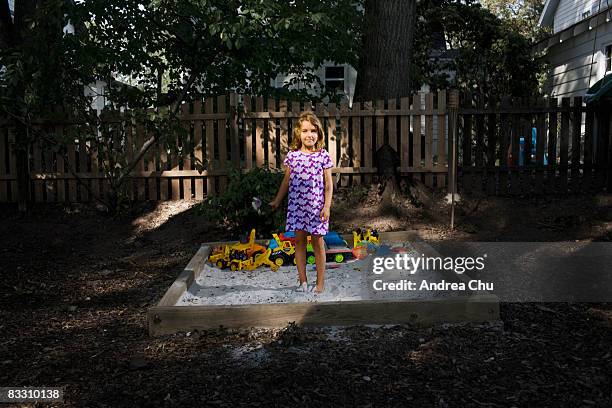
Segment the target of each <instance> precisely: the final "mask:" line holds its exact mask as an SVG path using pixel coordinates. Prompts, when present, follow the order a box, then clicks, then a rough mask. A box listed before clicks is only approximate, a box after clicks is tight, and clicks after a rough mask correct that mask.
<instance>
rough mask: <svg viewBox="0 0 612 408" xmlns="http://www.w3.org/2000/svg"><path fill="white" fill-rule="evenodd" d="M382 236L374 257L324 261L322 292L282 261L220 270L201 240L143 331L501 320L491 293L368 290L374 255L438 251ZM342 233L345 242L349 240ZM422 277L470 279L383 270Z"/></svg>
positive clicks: (412, 236) (405, 234)
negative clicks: (276, 265) (301, 286)
mask: <svg viewBox="0 0 612 408" xmlns="http://www.w3.org/2000/svg"><path fill="white" fill-rule="evenodd" d="M380 235H381V240H382V245H381V247H380V248H379V249H378V251H377V252H376V254H373V255H370V256H369V257H368V258H366V259H362V260H355V261H352V262H347V263H341V264H335V263H328V264H327V271H326V281H325V287H326V290H325V293H323V294H318V295H315V294H312V293H296V292H295V291H294V289H295V288H296V286H297V284H298V281H297V270H296V267H295V266H283V267H281V268H280V269H279V270H278V271H276V272H272V271H271V270H270V269H268V268H261V269H256V270H253V271H230V270H220V269H218V268H216V267H213V266H211V265H209V264H207V263H206V259H207V257H208V255H209V253H210V251H211V248H212V247H214V246H216V245H219V244H223V243H220V242H214V243H205V244H202V246H201V248H200V249H199V250H198V252H197V253H196V254H195V256H194V257H193V258H192V259H191V261H190V262H189V264H188V265H187V266H186V267H185V269H184V271H183V272H182V273H181V274H180V275H179V277H178V278H177V279H176V281H175V282H174V283H173V284H172V285H171V287H170V288H169V289H168V291H167V292H166V294H165V295H164V296H163V298H162V299H161V300H160V302H159V303H158V304H157V305H156V306H153V307H151V308H150V309H149V310H148V314H147V315H148V316H147V317H148V322H149V333H150V334H151V335H162V334H170V333H174V332H177V331H190V330H196V329H200V330H202V329H211V328H218V327H220V326H222V327H226V328H238V329H239V328H250V327H283V326H286V325H287V324H288V323H290V322H295V323H296V324H298V325H307V326H348V325H356V324H400V323H414V324H419V325H426V324H432V323H437V322H461V321H476V322H485V321H494V320H498V319H499V302H498V299H497V297H495V296H493V295H490V294H487V293H486V292H482V291H480V292H472V291H470V290H464V291H446V290H445V291H426V290H424V291H397V290H395V291H394V290H380V291H377V290H372V288H373V284H374V281H375V280H377V279H380V278H381V276H379V275H376V274H374V273H372V260H373V257H375V256H378V257H383V256H392V255H393V254H396V253H401V254H404V253H405V254H407V255H408V256H417V257H418V256H419V255H423V254H424V255H427V256H435V255H438V254H437V253H435V251H434V250H433V248H431V247H430V246H429V245H427V244H426V243H425V242H423V241H421V240H419V238H418V236H417V234H416V233H414V232H411V231H400V232H390V233H381V234H380ZM344 238H345V239H346V240H347V241H348V240H349V239H350V238H351V237H348V236H346V237H344ZM260 242H261V241H260ZM261 243H263V242H261ZM307 275H308V279H309V281H310V282H314V281H315V279H316V270H315V268H314V265H308V266H307ZM424 279H426V280H427V281H429V282H447V283H448V284H449V285H450V284H452V283H461V282H467V281H468V280H469V277H468V276H466V275H465V274H463V275H458V274H455V273H452V272H450V273H449V272H435V273H434V272H431V271H428V272H427V275H424V274H419V273H416V274H412V275H411V274H410V273H409V272H408V271H406V270H402V269H393V270H387V271H385V273H384V281H385V282H400V281H407V280H413V281H415V282H416V284H417V285H418V282H419V281H422V280H424ZM375 286H376V285H375ZM377 286H378V287H380V286H381V283H380V282H378V283H377Z"/></svg>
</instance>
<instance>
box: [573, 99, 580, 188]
mask: <svg viewBox="0 0 612 408" xmlns="http://www.w3.org/2000/svg"><path fill="white" fill-rule="evenodd" d="M581 125H582V97H581V96H576V97H574V107H573V109H572V166H571V167H572V169H571V177H572V178H571V182H572V192H573V193H578V192H580V190H581V181H582V177H580V170H581V169H580V167H581V165H580V157H581V154H580V153H581V146H580V143H581V140H580V139H581V138H582V135H581Z"/></svg>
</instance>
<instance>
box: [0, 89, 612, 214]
mask: <svg viewBox="0 0 612 408" xmlns="http://www.w3.org/2000/svg"><path fill="white" fill-rule="evenodd" d="M448 102H449V100H448V95H447V92H446V91H444V90H442V91H438V92H436V93H426V94H417V95H414V96H412V97H405V98H401V99H397V100H394V99H391V100H387V101H375V102H365V103H354V104H353V106H352V107H350V108H349V106H348V105H347V104H346V103H342V104H340V105H336V104H315V105H312V104H311V103H309V102H292V101H286V100H274V99H268V100H265V99H264V98H263V97H259V96H257V97H253V96H250V95H235V94H233V95H222V96H218V97H208V98H205V99H203V100H196V101H195V102H192V103H190V104H183V106H182V109H181V115H180V120H181V125H182V126H184V128H185V129H186V131H187V134H188V137H187V139H186V142H185V143H187V144H188V145H189V146H183V151H190V152H191V153H189V154H177V153H174V152H171V151H169V150H166V149H162V148H160V146H153V147H152V148H151V149H150V150H149V152H148V153H147V154H146V155H145V156H144V158H143V159H142V160H141V161H140V162H139V163H138V165H137V167H136V168H135V169H134V171H132V173H131V178H130V179H128V183H127V191H128V194H129V196H130V198H131V199H133V200H153V201H157V200H179V199H198V200H200V199H203V198H205V197H206V196H214V195H217V194H221V193H223V191H225V189H226V188H227V183H228V170H229V168H230V167H234V168H237V169H240V170H242V171H248V170H249V169H252V168H254V167H261V166H269V167H272V168H279V169H280V168H281V167H282V160H283V158H284V156H285V154H286V153H287V150H288V146H289V144H290V139H291V134H292V129H293V126H294V124H295V121H296V118H297V117H298V116H299V115H300V113H301V112H302V111H305V110H312V111H314V112H315V113H316V114H317V116H318V117H319V118H320V119H321V122H322V123H323V127H324V132H325V146H326V149H327V150H328V151H329V152H330V155H331V157H332V161H333V162H334V164H335V168H334V169H333V174H334V176H335V181H336V182H337V184H338V185H339V186H344V187H348V186H355V185H359V184H362V183H365V184H369V183H371V182H372V181H375V180H376V178H377V174H378V168H377V163H376V151H377V150H378V149H379V148H380V147H381V146H383V145H384V144H388V145H389V146H391V147H392V148H393V149H394V150H395V151H396V152H397V158H398V161H397V165H398V166H397V168H396V170H397V172H398V174H399V176H400V177H410V178H417V179H419V180H421V181H422V182H423V183H425V185H427V186H429V187H432V188H441V189H446V188H448V186H449V185H450V183H449V180H450V179H449V176H450V175H451V173H450V172H449V169H451V167H452V160H449V158H451V159H452V156H451V155H450V152H452V150H451V149H450V147H451V143H449V140H451V141H452V140H453V139H452V135H453V134H454V133H455V132H454V130H455V129H454V127H455V126H456V127H457V129H456V130H457V132H456V134H457V138H456V139H455V140H456V141H457V146H458V155H457V159H458V161H457V168H458V179H457V184H458V186H459V191H461V192H466V193H467V192H483V193H488V194H501V195H506V194H549V193H566V192H577V193H578V192H586V191H595V190H601V189H603V188H604V187H606V186H607V187H608V191H610V186H609V183H610V180H611V179H612V177H610V168H609V164H610V163H612V160H610V158H609V157H610V147H611V145H612V143H609V140H610V126H609V115H608V116H606V114H605V112H604V113H602V112H599V113H598V112H596V111H594V110H590V109H587V108H586V107H585V106H584V105H583V103H582V101H581V100H580V99H579V98H576V99H574V101H573V102H574V103H573V104H571V103H570V100H569V99H567V98H564V99H563V100H562V101H561V104H560V105H558V104H557V100H556V99H550V100H547V101H542V100H540V101H535V102H531V103H527V102H522V103H519V102H518V101H512V100H510V99H507V98H506V99H504V100H502V101H501V102H499V103H488V104H479V103H476V102H473V101H472V99H471V98H469V102H468V100H466V99H464V100H463V101H462V102H461V104H460V105H459V106H456V107H454V108H453V109H450V106H449V105H448ZM453 103H454V102H453ZM453 112H455V113H456V119H452V118H451V116H452V115H453ZM602 118H605V120H602ZM115 120H116V119H115ZM5 123H6V122H5ZM455 123H456V125H455ZM594 125H597V129H596V130H595V129H594ZM45 126H53V127H54V130H55V131H56V132H65V131H66V130H67V127H68V126H70V125H69V124H65V123H54V124H49V123H48V122H47V123H46V124H45ZM124 126H126V127H125V140H124V141H123V142H122V148H123V149H126V151H127V154H128V155H130V154H135V152H137V151H138V149H139V148H140V146H141V145H142V143H143V141H144V140H146V138H147V137H148V135H147V134H146V131H145V130H144V129H143V127H142V126H139V125H136V126H131V125H128V124H124ZM582 126H584V132H582V131H581V127H582ZM534 128H535V129H536V132H537V135H538V136H537V138H536V140H537V142H536V149H535V155H534V159H533V160H532V159H531V157H530V155H526V156H525V159H524V163H522V165H519V163H512V162H509V157H508V152H511V153H512V157H514V158H516V157H518V153H519V150H518V149H519V143H518V141H519V138H520V137H521V136H524V135H526V134H529V135H531V133H532V131H533V130H532V129H534ZM583 133H584V134H583ZM414 135H420V137H414ZM449 135H450V137H449ZM539 135H543V137H539ZM171 137H176V136H174V135H171ZM524 139H525V149H526V150H527V151H529V150H530V148H531V147H530V144H531V138H530V137H526V138H524ZM75 142H76V143H75V144H73V145H70V146H69V147H68V155H67V162H66V160H64V157H63V156H61V155H59V154H56V153H55V152H53V151H52V150H50V149H44V148H42V146H40V145H34V146H32V147H31V151H30V163H29V168H30V180H31V188H30V191H31V200H32V201H34V202H87V201H91V200H93V199H94V197H92V195H94V196H98V197H100V196H102V195H103V194H105V192H106V191H107V190H108V186H109V184H108V180H107V178H106V177H105V175H104V173H103V167H102V166H101V163H100V162H99V160H98V155H97V154H96V152H95V150H93V149H91V148H89V146H85V144H84V143H83V142H80V143H79V142H78V140H75ZM13 147H14V135H13V131H12V129H11V128H10V127H8V126H6V125H1V124H0V202H15V201H17V197H18V195H17V170H16V159H15V153H14V148H13ZM190 147H192V148H193V149H191V148H190ZM508 147H510V149H508ZM545 155H546V160H547V162H546V164H544V157H545ZM449 162H450V164H449ZM196 163H204V167H203V169H202V168H199V169H198V166H197V165H196ZM69 169H73V171H74V172H75V173H76V174H77V176H78V178H79V179H81V181H82V182H83V183H84V184H83V183H78V182H77V179H76V178H75V177H74V176H73V174H72V173H71V172H70V171H69Z"/></svg>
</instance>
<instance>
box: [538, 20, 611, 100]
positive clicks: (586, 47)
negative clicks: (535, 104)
mask: <svg viewBox="0 0 612 408" xmlns="http://www.w3.org/2000/svg"><path fill="white" fill-rule="evenodd" d="M595 34H596V30H595V29H593V30H589V31H585V32H583V33H582V34H579V35H577V36H575V37H573V38H571V39H570V40H567V41H564V42H562V43H559V44H556V45H554V46H551V47H550V48H549V50H548V53H547V55H546V60H547V61H548V62H549V64H550V72H549V77H548V87H547V89H546V93H547V94H549V95H551V96H555V97H564V96H583V95H584V94H585V91H586V90H587V89H588V88H589V87H590V86H592V85H593V84H594V83H595V82H597V81H598V80H599V79H601V78H603V76H604V75H605V68H606V67H605V60H604V50H605V46H606V45H609V44H612V22H608V23H606V24H604V25H601V26H599V27H598V28H597V37H596V38H595ZM593 42H595V52H593Z"/></svg>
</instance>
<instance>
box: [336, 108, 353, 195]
mask: <svg viewBox="0 0 612 408" xmlns="http://www.w3.org/2000/svg"><path fill="white" fill-rule="evenodd" d="M348 111H349V107H348V102H347V101H342V103H341V104H340V159H339V160H338V163H336V164H335V165H337V166H339V167H349V165H350V160H349V117H348V116H347V112H348ZM349 177H350V176H349V175H347V174H341V175H340V186H341V187H348V186H349V183H350V180H349Z"/></svg>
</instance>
